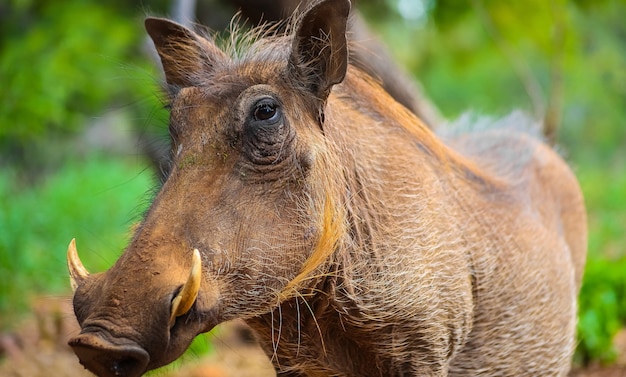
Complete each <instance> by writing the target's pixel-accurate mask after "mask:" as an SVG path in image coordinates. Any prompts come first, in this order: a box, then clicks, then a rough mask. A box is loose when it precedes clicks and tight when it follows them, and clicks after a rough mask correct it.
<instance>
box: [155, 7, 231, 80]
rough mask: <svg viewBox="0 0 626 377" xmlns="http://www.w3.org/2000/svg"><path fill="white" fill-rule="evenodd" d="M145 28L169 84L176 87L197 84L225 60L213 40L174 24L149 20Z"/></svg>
mask: <svg viewBox="0 0 626 377" xmlns="http://www.w3.org/2000/svg"><path fill="white" fill-rule="evenodd" d="M145 27H146V31H147V32H148V34H149V35H150V38H152V41H153V42H154V47H156V50H157V52H158V53H159V57H160V58H161V64H162V65H163V71H164V72H165V79H166V81H167V83H168V84H170V85H174V86H176V87H179V88H184V87H188V86H197V85H200V84H201V83H202V82H205V81H206V76H207V75H209V74H211V72H212V71H213V70H214V69H215V67H216V66H217V65H219V64H224V63H225V62H227V61H228V58H227V56H226V54H224V52H222V50H220V49H219V48H218V47H217V46H215V44H214V43H213V42H212V41H209V40H208V39H206V38H204V37H202V36H200V35H198V34H196V33H194V32H193V31H191V30H189V29H187V28H186V27H184V26H182V25H179V24H177V23H175V22H173V21H170V20H167V19H164V18H153V17H148V18H146V21H145Z"/></svg>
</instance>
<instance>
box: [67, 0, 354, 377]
mask: <svg viewBox="0 0 626 377" xmlns="http://www.w3.org/2000/svg"><path fill="white" fill-rule="evenodd" d="M349 7H350V3H349V2H348V1H347V0H346V1H322V2H319V3H317V4H316V5H314V6H313V7H312V8H310V9H309V10H308V11H306V12H304V14H303V16H301V17H300V19H299V20H298V21H297V22H295V24H294V25H292V26H293V30H295V32H294V33H292V34H290V35H288V36H273V37H267V36H266V37H265V38H260V39H258V40H256V41H249V43H248V46H247V49H246V51H247V52H246V53H233V54H227V53H225V52H223V51H222V50H220V49H219V48H218V47H216V45H215V44H214V43H213V41H212V40H210V39H208V38H206V37H203V36H200V35H198V34H196V33H195V32H192V31H190V30H188V29H186V28H184V27H183V26H181V25H178V24H175V23H173V22H171V21H167V20H164V19H156V18H148V19H147V20H146V29H147V31H148V33H149V34H150V36H151V38H152V40H153V41H154V44H155V46H156V48H157V51H158V53H159V56H160V58H161V61H162V64H163V68H164V71H165V75H166V80H167V83H168V90H169V95H170V102H171V103H170V106H171V119H170V133H171V135H172V139H173V142H172V158H173V161H172V165H173V167H172V171H171V174H170V175H169V177H168V179H167V180H166V182H165V183H164V185H163V187H162V188H161V190H160V192H159V193H158V195H157V196H156V198H155V200H154V202H153V204H152V206H151V208H150V209H149V211H148V212H147V214H146V216H145V218H144V220H143V221H142V223H141V224H140V226H139V227H138V229H137V230H136V232H135V234H134V236H133V238H132V240H131V242H130V244H129V246H128V247H127V249H126V250H125V252H124V253H123V255H122V256H121V257H120V258H119V260H118V261H117V262H116V263H115V264H114V265H113V266H112V267H111V268H110V269H109V270H108V271H106V272H103V273H97V274H89V273H88V272H87V270H86V269H85V268H84V267H83V265H82V264H81V262H80V260H79V259H78V255H77V252H76V248H75V243H74V241H72V243H71V244H70V247H69V249H68V265H69V270H70V276H71V278H72V286H73V288H74V289H75V295H74V310H75V313H76V317H77V319H78V322H79V323H80V326H81V333H80V334H79V335H78V336H76V337H74V338H73V339H71V340H70V342H69V343H70V345H71V346H72V348H73V349H74V351H75V353H76V354H77V355H78V357H79V359H80V361H81V363H82V364H83V365H84V366H85V367H86V368H87V369H89V370H91V371H92V372H94V373H95V374H97V375H99V376H139V375H141V374H143V373H144V372H146V371H147V370H150V369H154V368H157V367H160V366H162V365H165V364H167V363H169V362H171V361H173V360H174V359H176V358H177V357H179V356H180V355H181V354H182V353H183V352H184V351H185V349H186V348H187V347H188V346H189V344H190V342H191V341H192V339H193V338H194V337H195V336H196V335H198V334H199V333H202V332H206V331H209V330H210V329H211V328H213V327H214V326H215V325H216V324H218V323H220V322H223V321H227V320H230V319H234V318H250V317H253V316H257V315H261V314H263V313H268V312H270V311H271V310H272V309H273V308H275V307H276V306H277V305H278V304H279V303H280V302H282V301H284V300H286V299H288V298H290V297H294V296H295V295H298V294H301V293H299V292H301V290H302V289H303V287H305V286H306V285H310V282H311V280H312V279H314V276H315V275H316V274H315V272H316V271H320V269H321V267H322V264H323V263H324V261H325V260H326V257H327V256H328V254H329V253H331V252H332V250H333V248H334V244H335V243H336V242H337V241H338V238H339V237H340V236H339V235H340V234H342V232H343V230H342V227H343V224H344V221H343V216H344V215H342V212H341V210H339V209H337V208H339V207H341V206H336V205H335V204H334V203H333V200H332V198H333V197H336V196H335V195H334V193H335V192H336V190H338V188H336V187H334V186H333V184H334V183H333V182H336V181H337V180H336V179H335V178H334V176H333V175H334V174H339V173H338V170H339V169H338V167H336V166H335V165H336V163H335V162H333V158H332V157H331V156H332V155H333V151H332V147H331V146H329V145H328V144H327V143H325V141H324V130H323V127H322V125H323V119H324V106H325V102H326V99H327V96H328V95H329V92H330V89H331V87H332V86H333V85H334V84H337V83H339V82H341V81H342V80H343V78H344V75H345V73H346V66H347V47H346V38H345V28H346V19H347V15H348V12H349ZM243 43H244V44H245V43H246V42H245V41H244V42H243ZM232 47H233V49H235V47H236V46H232ZM230 55H233V56H230Z"/></svg>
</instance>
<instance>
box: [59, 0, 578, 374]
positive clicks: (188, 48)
mask: <svg viewBox="0 0 626 377" xmlns="http://www.w3.org/2000/svg"><path fill="white" fill-rule="evenodd" d="M348 9H349V2H348V1H347V0H334V1H333V0H325V1H320V2H318V3H316V4H315V5H313V6H312V8H311V9H309V10H308V11H306V12H304V14H303V16H302V18H301V19H300V20H298V21H296V23H295V26H294V31H293V33H291V36H289V37H276V38H264V39H261V40H260V41H258V42H256V43H254V44H252V45H251V46H249V49H248V51H249V53H246V54H242V55H238V56H235V57H233V56H229V55H228V54H226V53H224V52H222V51H221V50H220V49H218V48H217V47H216V45H215V44H214V43H213V42H212V41H210V40H209V39H207V38H205V37H201V36H199V35H197V34H195V33H194V32H192V31H189V30H187V29H185V28H183V27H182V26H180V25H177V24H174V23H171V22H169V21H166V20H162V19H149V20H147V21H146V27H147V29H148V32H149V33H150V35H151V37H152V38H153V40H154V42H155V45H156V47H157V50H158V51H159V54H160V56H161V59H162V62H163V66H164V71H165V74H166V78H167V81H168V84H169V85H170V89H171V102H172V103H171V106H172V110H171V125H170V128H171V131H172V135H173V139H174V141H173V146H172V148H173V155H174V166H173V169H172V172H171V175H170V176H169V178H168V179H167V181H166V182H165V184H164V185H163V187H162V189H161V191H160V192H159V194H158V195H157V197H156V199H155V201H154V203H153V204H152V206H151V208H150V210H149V212H148V213H147V215H146V217H145V220H144V221H143V222H142V224H141V226H140V227H139V228H138V229H137V231H136V233H135V236H134V237H133V239H132V241H131V243H130V245H129V246H128V248H127V250H126V251H125V253H124V254H123V255H122V256H121V257H120V259H119V260H118V262H117V263H116V264H115V265H114V266H113V267H112V268H111V269H110V270H109V271H107V272H105V273H102V274H95V275H89V276H88V277H86V278H84V281H80V284H78V288H77V291H76V294H75V297H74V305H75V312H76V315H77V318H78V321H79V323H80V324H81V327H82V332H81V334H80V335H78V336H77V337H76V338H74V339H73V340H72V341H71V342H70V344H71V345H72V346H73V347H74V349H75V351H76V352H77V354H78V355H79V358H80V360H81V362H82V363H83V364H84V365H85V366H86V367H87V368H89V369H90V370H92V371H94V372H95V373H96V374H98V375H100V376H114V375H121V376H138V375H141V374H142V373H144V372H145V371H146V370H149V369H154V368H156V367H159V366H161V365H164V364H166V363H169V362H170V361H172V360H174V359H175V358H177V357H178V356H179V355H180V354H181V353H182V352H183V351H184V349H185V348H186V347H187V346H188V344H189V343H190V342H191V340H192V339H193V337H194V336H196V335H197V334H198V333H200V332H205V331H208V330H210V329H211V328H213V327H214V326H215V325H217V324H219V323H221V322H224V321H228V320H231V319H234V318H243V319H245V320H246V321H247V322H248V324H249V325H250V326H251V327H252V328H253V329H254V330H255V331H256V333H257V335H258V338H259V341H260V343H261V345H262V347H263V348H264V350H265V351H266V352H267V354H268V356H269V357H270V358H271V360H272V362H273V364H274V366H275V367H276V371H277V373H278V374H279V375H281V376H478V375H485V376H539V375H541V376H548V375H550V376H558V375H561V376H562V375H565V374H566V373H567V371H568V369H569V365H570V358H571V356H572V352H573V349H574V342H575V339H574V335H575V324H576V296H577V293H578V289H579V287H580V281H581V274H582V270H583V265H584V261H585V253H586V242H587V239H586V237H587V235H586V220H585V210H584V204H583V198H582V195H581V193H580V189H579V187H578V183H577V181H576V179H575V177H574V175H573V174H572V172H571V171H570V170H569V168H568V167H567V165H566V164H565V162H563V161H562V159H561V158H560V157H559V156H558V155H557V154H556V153H555V152H554V151H552V150H551V149H550V148H549V147H548V146H546V145H545V144H543V143H542V142H540V141H538V140H536V139H535V138H533V137H532V136H529V135H528V134H525V133H515V132H510V131H504V130H499V129H492V130H485V131H481V132H473V133H468V134H463V135H460V136H456V137H454V138H451V139H450V140H449V141H448V142H447V143H446V144H444V143H443V142H442V141H441V139H439V138H438V137H437V136H435V135H434V134H433V133H432V131H430V130H429V129H428V128H427V127H425V126H424V125H423V124H422V123H421V122H420V120H419V119H417V118H416V117H415V116H414V115H413V114H412V113H411V112H409V111H408V110H407V109H406V108H405V107H403V106H401V105H399V104H398V103H396V102H395V101H394V100H393V99H392V98H391V97H390V96H389V95H388V94H387V93H386V92H385V91H384V90H383V89H381V87H380V86H379V85H378V84H377V83H376V82H375V81H374V80H372V79H371V78H369V77H368V76H367V75H366V74H364V73H363V72H361V71H359V70H358V69H355V68H353V67H351V66H349V65H346V63H347V51H346V42H345V29H346V26H345V23H346V18H347V13H348ZM276 114H278V115H276ZM266 117H267V118H266ZM194 248H197V249H199V250H200V252H201V254H202V276H203V281H202V283H201V288H200V293H199V295H198V297H197V300H196V302H195V304H194V306H193V307H192V309H191V310H190V311H189V312H188V313H186V314H184V315H180V316H178V318H177V319H176V322H175V323H174V324H173V325H172V327H170V326H169V325H168V320H169V318H170V301H171V300H172V298H173V296H174V295H175V294H176V292H177V290H179V289H180V286H181V285H182V284H183V283H184V282H185V280H186V277H187V275H188V274H189V269H190V265H191V261H190V259H191V254H192V250H193V249H194Z"/></svg>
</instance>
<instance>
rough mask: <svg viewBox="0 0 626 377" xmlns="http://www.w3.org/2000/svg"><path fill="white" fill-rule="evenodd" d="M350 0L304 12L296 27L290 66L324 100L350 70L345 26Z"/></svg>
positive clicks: (330, 2)
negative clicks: (348, 69)
mask: <svg viewBox="0 0 626 377" xmlns="http://www.w3.org/2000/svg"><path fill="white" fill-rule="evenodd" d="M348 13H350V1H349V0H323V1H320V2H318V3H316V4H315V5H313V6H312V7H311V8H309V9H308V10H307V11H305V12H304V13H303V15H302V16H301V18H300V19H299V21H298V22H297V24H296V28H295V29H296V33H295V35H294V39H293V44H292V50H291V57H290V64H291V66H292V68H293V70H294V71H295V72H294V73H295V75H296V79H298V80H303V81H304V84H305V85H306V86H307V88H308V89H309V90H310V91H311V92H312V93H313V94H314V95H316V97H317V98H319V99H321V100H322V101H324V100H326V98H327V97H328V94H329V92H330V89H331V88H332V86H333V85H335V84H338V83H340V82H342V81H343V79H344V77H345V75H346V70H347V68H348V46H347V42H346V24H347V22H348Z"/></svg>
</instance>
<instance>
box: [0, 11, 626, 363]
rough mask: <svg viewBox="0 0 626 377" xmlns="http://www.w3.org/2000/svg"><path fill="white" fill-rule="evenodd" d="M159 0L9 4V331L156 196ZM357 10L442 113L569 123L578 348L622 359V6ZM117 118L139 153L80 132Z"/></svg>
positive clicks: (4, 156)
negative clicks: (581, 202)
mask: <svg viewBox="0 0 626 377" xmlns="http://www.w3.org/2000/svg"><path fill="white" fill-rule="evenodd" d="M207 1H208V0H207ZM205 3H206V2H205ZM151 6H152V7H153V8H152V9H149V10H146V9H145V6H143V5H142V3H141V2H138V1H137V2H132V1H131V2H128V1H121V0H118V1H110V2H107V3H106V5H104V4H102V2H97V1H95V0H69V1H64V2H55V3H51V2H41V1H40V2H38V1H35V0H9V1H8V2H3V3H2V4H0V36H1V39H0V82H1V83H2V85H3V90H2V91H0V103H2V105H1V106H0V329H6V328H8V327H9V326H11V325H12V324H14V322H15V320H16V319H18V318H19V316H20V315H22V314H23V313H24V312H25V311H26V310H27V306H28V303H29V299H30V297H31V296H33V295H41V294H66V293H67V292H68V288H69V287H68V284H67V274H66V268H65V250H66V247H67V244H68V243H69V241H70V239H71V238H72V237H76V238H77V243H78V249H79V252H80V254H81V256H82V257H83V258H84V262H85V264H86V266H87V267H88V268H89V269H92V270H103V269H105V268H108V267H109V266H110V265H111V264H112V263H113V261H114V260H115V259H116V258H117V256H118V255H119V253H120V252H121V250H122V249H123V246H124V244H125V243H126V242H127V239H128V229H129V227H130V226H131V225H132V223H133V222H134V221H136V220H138V219H139V218H140V216H141V213H142V211H143V210H144V209H145V208H146V207H147V205H148V203H149V200H150V196H151V190H152V187H154V186H155V182H154V180H153V178H152V172H151V171H150V170H149V168H148V166H149V163H148V162H146V161H145V160H143V159H142V158H141V157H139V155H140V154H141V150H140V148H139V146H138V145H139V142H138V141H137V139H140V138H141V137H142V135H143V134H144V133H146V132H148V129H152V130H151V131H150V132H161V133H166V130H165V125H164V122H165V121H164V118H165V117H166V115H164V112H163V110H162V109H161V107H162V105H161V102H160V100H159V95H158V79H159V73H158V70H157V69H156V68H155V67H154V65H153V62H152V61H151V60H150V59H149V57H148V54H147V53H146V51H145V47H144V41H145V37H144V36H145V33H144V31H143V26H142V18H143V15H144V14H145V13H146V12H148V13H152V12H156V13H157V14H165V13H167V7H168V6H169V5H168V2H167V1H165V0H162V1H159V2H155V3H154V4H151ZM358 6H359V8H360V9H361V10H362V11H363V12H364V14H365V16H366V18H367V19H368V21H369V22H370V23H371V25H372V26H373V27H374V28H375V30H377V32H378V33H379V34H380V35H381V36H382V37H383V39H384V40H386V42H387V43H388V44H389V46H390V49H391V51H392V52H393V53H394V55H395V56H396V57H397V59H398V60H399V61H401V62H402V64H403V65H404V66H405V67H407V68H408V69H409V70H410V71H411V72H412V73H413V74H414V75H415V77H416V78H418V79H419V80H420V82H421V83H422V85H423V86H424V89H425V91H426V93H427V94H428V96H429V97H430V99H431V100H432V101H433V102H434V103H435V104H436V105H437V106H438V107H439V108H440V109H441V111H442V112H443V114H444V115H445V116H446V117H448V118H454V117H456V116H458V115H459V114H460V113H462V112H463V111H466V110H468V109H471V110H474V111H476V112H479V113H487V114H505V113H507V112H509V111H511V110H512V109H514V108H523V109H526V110H527V111H529V112H531V113H534V114H536V115H538V116H542V117H545V118H546V119H548V120H550V121H551V122H554V123H555V124H559V125H560V128H559V129H558V135H557V141H558V148H559V149H560V150H561V151H562V153H563V154H564V155H565V156H566V157H567V158H568V160H569V161H570V162H571V164H572V166H573V167H574V170H575V171H576V173H577V175H578V177H579V179H580V181H581V185H582V187H583V191H584V193H585V197H586V201H587V205H588V211H589V225H590V238H589V259H588V264H587V268H586V275H585V280H584V285H583V288H582V292H581V298H580V322H579V337H580V343H579V347H578V350H577V356H576V357H577V360H578V361H579V362H582V363H589V362H594V361H599V362H610V361H612V360H614V358H615V353H614V350H613V347H612V339H613V336H614V335H615V333H616V332H617V331H618V330H619V329H620V328H622V327H624V325H625V324H626V250H625V245H626V237H625V236H624V226H625V225H624V224H626V166H625V164H626V127H625V124H624V123H625V121H624V119H626V69H625V67H626V23H624V22H623V15H624V14H626V2H624V1H621V0H593V1H592V0H571V1H567V0H552V1H547V2H546V1H542V0H526V1H523V2H522V1H517V2H503V1H497V0H468V1H456V0H421V1H420V0H359V1H358ZM205 7H206V4H205ZM112 113H113V114H114V115H115V114H118V113H123V114H124V115H123V116H121V118H123V119H125V120H126V121H127V122H129V123H131V124H132V126H131V128H132V129H133V137H134V138H135V142H136V144H134V148H133V144H131V147H130V149H131V150H127V151H126V152H123V153H119V150H118V151H117V153H115V154H114V153H111V150H108V149H103V148H101V147H98V146H97V145H96V146H93V147H91V144H88V143H87V142H86V141H85V133H86V132H88V131H89V129H91V128H93V127H94V124H95V123H97V122H98V120H100V119H101V118H103V117H107V115H111V114H112ZM118 118H119V117H115V119H118ZM155 129H156V130H157V131H155ZM203 344H204V345H200V346H198V347H199V348H197V349H198V350H199V351H198V352H205V351H206V350H207V349H208V348H209V346H208V345H207V344H206V341H204V343H203Z"/></svg>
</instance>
